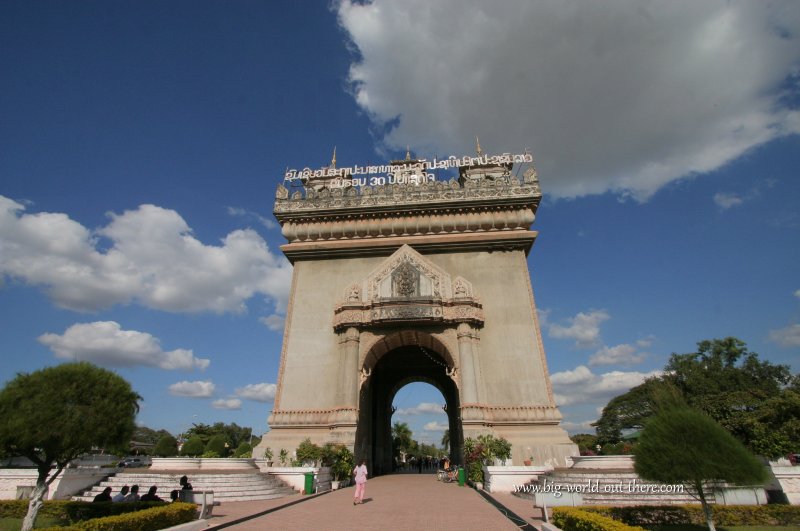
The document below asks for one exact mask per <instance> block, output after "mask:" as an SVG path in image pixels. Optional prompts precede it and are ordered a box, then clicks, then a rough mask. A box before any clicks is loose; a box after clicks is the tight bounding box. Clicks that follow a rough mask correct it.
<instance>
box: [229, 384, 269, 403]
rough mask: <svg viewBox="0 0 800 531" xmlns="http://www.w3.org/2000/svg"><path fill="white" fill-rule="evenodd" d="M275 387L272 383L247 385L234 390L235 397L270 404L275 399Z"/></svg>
mask: <svg viewBox="0 0 800 531" xmlns="http://www.w3.org/2000/svg"><path fill="white" fill-rule="evenodd" d="M277 388H278V387H277V386H276V385H275V384H274V383H257V384H248V385H245V386H244V387H239V388H237V389H236V396H240V397H242V398H246V399H247V400H254V401H256V402H271V401H272V400H274V399H275V392H276V390H277Z"/></svg>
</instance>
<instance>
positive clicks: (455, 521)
mask: <svg viewBox="0 0 800 531" xmlns="http://www.w3.org/2000/svg"><path fill="white" fill-rule="evenodd" d="M354 491H355V489H354V487H352V486H351V487H347V488H345V489H340V490H337V491H333V492H330V493H327V494H320V495H315V496H313V497H308V496H301V495H299V494H296V495H293V496H289V497H288V498H283V499H281V500H268V501H265V502H228V503H224V504H222V505H221V506H220V507H218V508H216V509H214V517H213V518H212V519H211V520H210V522H209V523H210V526H211V527H210V528H209V529H231V530H236V531H248V530H252V531H255V530H258V531H261V530H263V529H289V530H291V529H326V530H327V529H330V530H340V529H341V530H344V529H348V530H363V529H370V530H371V529H393V530H395V529H396V530H418V529H425V530H450V529H460V530H470V529H480V530H482V531H488V530H493V531H494V530H503V529H506V530H512V529H520V527H524V526H525V524H526V523H527V524H529V525H532V526H535V527H537V528H538V527H539V524H540V523H541V521H540V520H539V519H538V517H539V516H540V515H539V513H538V510H537V509H534V508H533V507H532V506H531V505H530V503H529V502H525V501H524V500H520V499H519V498H515V497H513V496H511V495H504V494H499V495H494V496H493V498H494V499H495V500H498V501H499V502H500V503H501V504H503V505H505V507H507V508H508V509H510V510H511V511H513V512H514V513H516V514H517V515H518V516H520V517H521V518H522V519H524V522H522V521H517V522H516V523H515V522H513V521H511V520H509V519H508V518H507V517H506V516H504V514H503V511H501V510H498V509H497V508H496V507H495V506H494V505H493V504H491V503H490V502H489V501H487V500H486V499H484V497H483V496H482V495H481V494H480V493H478V492H477V491H475V490H474V489H472V488H469V487H466V486H465V487H459V486H458V485H457V484H453V483H449V484H448V483H441V482H438V481H436V478H435V477H434V476H432V475H430V474H421V475H417V474H400V475H389V476H381V477H378V478H373V479H370V480H369V482H368V483H367V491H366V498H365V500H364V504H363V505H358V506H355V507H354V506H353V492H354ZM298 502H299V503H298ZM268 510H271V512H269V513H268V514H264V515H262V516H256V517H253V518H250V517H252V516H253V515H257V514H260V513H263V512H265V511H268ZM528 529H530V527H528Z"/></svg>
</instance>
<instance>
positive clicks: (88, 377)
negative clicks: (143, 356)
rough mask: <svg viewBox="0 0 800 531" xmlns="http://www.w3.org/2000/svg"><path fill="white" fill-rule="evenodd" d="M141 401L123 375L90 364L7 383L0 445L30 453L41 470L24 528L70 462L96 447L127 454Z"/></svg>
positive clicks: (1, 401) (0, 408)
mask: <svg viewBox="0 0 800 531" xmlns="http://www.w3.org/2000/svg"><path fill="white" fill-rule="evenodd" d="M139 400H141V397H140V396H139V395H138V394H137V393H135V392H134V391H133V389H131V386H130V384H129V383H128V382H127V381H125V380H124V379H123V378H122V377H120V376H118V375H116V374H115V373H113V372H111V371H108V370H105V369H102V368H100V367H97V366H95V365H92V364H91V363H87V362H78V363H65V364H62V365H57V366H55V367H48V368H45V369H41V370H38V371H35V372H32V373H29V374H28V373H21V374H18V375H17V376H16V378H14V379H13V380H11V381H10V382H8V383H7V384H6V386H5V387H4V388H3V389H2V391H0V418H1V419H3V422H0V447H2V449H3V451H4V452H5V453H7V454H11V455H22V456H25V457H27V458H28V459H30V460H31V461H33V463H34V464H35V465H36V468H37V469H38V472H39V475H38V478H37V482H36V488H35V489H34V492H33V495H32V497H31V502H30V505H29V507H28V515H27V516H26V518H25V520H24V522H23V529H30V526H32V525H33V519H35V517H36V513H37V512H38V510H39V507H41V503H42V500H43V498H44V495H45V493H46V492H47V489H48V486H49V485H50V483H52V482H53V480H55V478H56V477H57V476H58V474H60V473H61V471H62V470H63V469H64V467H66V466H67V464H68V463H69V462H70V461H72V460H73V459H75V458H77V457H78V456H80V455H81V454H84V453H86V452H89V451H91V450H92V449H93V448H98V447H99V448H105V449H107V450H123V451H125V452H127V449H128V445H129V443H130V440H131V435H132V434H133V430H134V428H135V425H134V419H135V417H136V413H137V412H138V408H139V406H138V401H139ZM53 466H55V467H56V471H55V472H54V473H53V474H52V475H51V474H50V471H51V468H52V467H53ZM48 476H49V479H48Z"/></svg>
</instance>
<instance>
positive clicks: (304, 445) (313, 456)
mask: <svg viewBox="0 0 800 531" xmlns="http://www.w3.org/2000/svg"><path fill="white" fill-rule="evenodd" d="M296 454H297V461H299V462H300V464H305V463H315V462H317V461H319V459H320V458H321V457H322V448H320V447H319V446H317V445H316V444H314V443H312V442H311V439H309V438H306V439H304V440H303V442H301V443H300V446H298V447H297V452H296Z"/></svg>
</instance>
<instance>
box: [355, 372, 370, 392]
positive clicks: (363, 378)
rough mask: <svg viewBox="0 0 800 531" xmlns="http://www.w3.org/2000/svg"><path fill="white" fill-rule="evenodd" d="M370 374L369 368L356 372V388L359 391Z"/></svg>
mask: <svg viewBox="0 0 800 531" xmlns="http://www.w3.org/2000/svg"><path fill="white" fill-rule="evenodd" d="M371 374H372V369H371V368H369V367H361V370H360V371H359V372H358V377H359V382H358V388H359V389H361V387H363V386H364V384H365V383H366V381H367V380H368V379H369V377H370V375H371Z"/></svg>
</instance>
